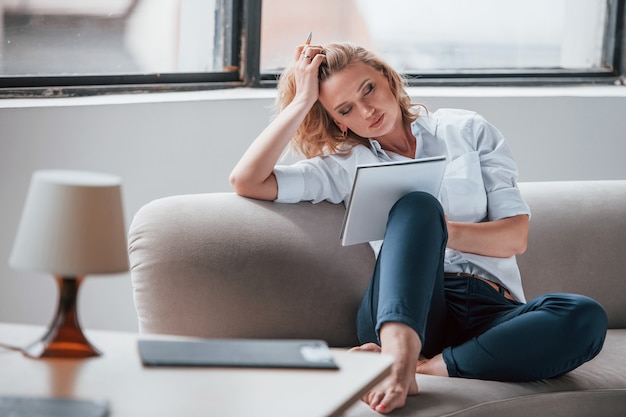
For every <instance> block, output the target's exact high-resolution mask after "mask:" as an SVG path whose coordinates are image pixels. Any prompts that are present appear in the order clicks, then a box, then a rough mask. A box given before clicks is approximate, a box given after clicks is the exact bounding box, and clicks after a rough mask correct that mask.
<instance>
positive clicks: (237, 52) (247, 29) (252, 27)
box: [0, 0, 626, 98]
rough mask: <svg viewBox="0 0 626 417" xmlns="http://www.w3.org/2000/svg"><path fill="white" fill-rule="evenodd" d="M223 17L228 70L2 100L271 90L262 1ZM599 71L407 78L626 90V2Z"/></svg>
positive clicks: (73, 81) (6, 81)
mask: <svg viewBox="0 0 626 417" xmlns="http://www.w3.org/2000/svg"><path fill="white" fill-rule="evenodd" d="M218 1H219V4H220V6H221V7H220V10H222V12H223V14H224V17H225V18H224V20H223V21H222V24H223V26H222V27H219V28H217V29H216V31H218V33H227V34H228V35H226V36H223V37H220V41H221V42H222V43H221V44H220V48H221V53H222V56H223V59H224V63H225V64H226V66H227V67H229V70H228V71H223V72H205V73H175V74H145V75H143V74H142V75H135V74H133V75H98V76H46V77H19V76H15V77H11V76H0V98H8V97H67V96H89V95H104V94H119V93H150V92H165V91H199V90H211V89H224V88H236V87H253V88H274V87H276V84H277V79H278V76H279V75H280V74H279V73H278V72H276V73H262V72H261V69H260V54H261V44H260V33H261V13H262V0H218ZM608 6H609V10H610V12H609V16H608V17H609V21H608V22H607V25H606V26H605V42H604V44H605V50H604V51H603V54H604V59H603V61H604V62H606V63H607V67H606V68H604V69H601V70H590V71H567V70H562V69H553V70H550V69H547V70H544V69H542V70H533V71H531V70H522V71H519V70H510V71H498V70H472V71H456V70H454V71H438V72H424V73H421V74H405V75H406V77H407V80H408V84H409V85H410V86H539V85H541V86H543V85H570V84H577V85H583V84H584V85H626V54H625V51H624V44H626V33H625V30H624V22H625V20H626V17H625V15H626V6H625V2H624V0H608Z"/></svg>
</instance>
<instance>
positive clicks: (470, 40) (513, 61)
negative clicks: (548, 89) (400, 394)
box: [261, 0, 623, 83]
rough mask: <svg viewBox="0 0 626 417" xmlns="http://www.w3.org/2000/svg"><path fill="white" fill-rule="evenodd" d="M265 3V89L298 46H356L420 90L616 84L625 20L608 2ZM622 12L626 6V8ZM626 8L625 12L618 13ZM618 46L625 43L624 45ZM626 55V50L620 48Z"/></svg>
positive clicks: (360, 0)
mask: <svg viewBox="0 0 626 417" xmlns="http://www.w3.org/2000/svg"><path fill="white" fill-rule="evenodd" d="M293 4H294V2H292V1H289V0H265V1H264V2H263V14H262V16H263V17H262V31H261V35H262V36H261V39H262V44H261V69H262V72H264V73H266V74H268V76H267V77H266V78H267V79H268V80H269V79H271V78H272V77H274V78H275V75H276V74H278V73H279V72H280V70H281V69H282V68H284V66H285V65H287V64H288V63H289V62H290V61H291V59H293V58H292V56H293V50H294V42H296V41H301V40H303V39H304V37H306V35H307V34H308V31H309V30H312V31H313V33H314V43H319V44H324V43H327V42H330V41H333V40H336V39H340V40H346V39H347V40H352V41H354V42H355V43H357V44H360V45H362V46H365V47H367V48H368V49H370V50H373V51H375V52H377V53H378V54H379V55H381V56H383V57H384V58H385V59H386V60H387V61H388V62H389V63H390V64H391V65H392V66H393V67H394V68H397V69H399V70H400V71H401V72H403V73H405V74H407V75H410V76H411V78H412V79H413V80H414V81H415V82H420V81H421V82H424V81H426V82H427V81H428V80H429V79H430V80H439V82H447V83H450V82H451V81H452V80H454V79H456V80H461V81H464V82H467V81H468V80H470V79H472V80H473V81H474V82H476V81H477V80H478V79H479V78H482V79H483V81H486V80H488V79H491V80H504V79H505V78H509V79H513V78H515V80H516V81H517V82H519V77H520V76H523V77H530V76H532V77H534V78H535V79H537V78H538V77H541V76H543V77H550V78H551V79H552V80H553V81H554V78H555V77H557V76H558V77H560V78H561V80H567V79H569V80H570V81H573V80H574V79H580V78H581V77H590V78H594V77H595V78H596V79H597V78H598V77H603V76H610V75H615V74H616V59H619V58H620V56H619V52H616V50H615V40H616V39H615V34H616V33H619V31H616V27H617V25H618V20H619V25H620V27H621V25H622V23H621V19H622V18H623V17H620V19H618V16H619V15H620V14H621V15H623V10H619V11H618V10H617V9H618V6H620V5H619V4H618V2H617V1H612V2H611V1H609V2H607V1H603V0H525V1H513V0H504V1H503V0H472V1H467V0H437V1H432V0H386V1H385V2H384V7H383V3H381V2H380V1H376V0H344V1H340V2H337V1H334V0H323V1H317V2H310V3H306V4H302V5H300V6H299V7H298V8H296V6H294V5H293ZM622 4H623V2H622ZM620 7H623V6H620ZM618 41H619V40H618ZM620 47H621V45H620Z"/></svg>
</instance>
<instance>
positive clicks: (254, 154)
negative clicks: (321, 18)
mask: <svg viewBox="0 0 626 417" xmlns="http://www.w3.org/2000/svg"><path fill="white" fill-rule="evenodd" d="M302 49H303V47H299V48H298V50H297V54H298V55H297V58H296V60H297V62H296V64H295V65H296V66H295V81H296V86H297V88H296V95H295V97H294V99H293V100H292V102H291V103H289V105H287V106H286V107H285V108H284V109H283V111H281V112H280V114H279V115H278V116H277V117H276V118H275V119H274V120H273V121H272V122H271V123H270V124H269V125H268V126H267V127H266V128H265V130H264V131H263V132H262V133H261V134H260V135H259V136H258V137H257V138H256V139H255V140H254V142H253V143H252V144H251V145H250V147H249V148H248V150H247V151H246V152H245V153H244V155H243V156H242V157H241V159H240V160H239V162H238V163H237V165H236V166H235V168H234V169H233V171H232V172H231V174H230V184H231V185H232V187H233V189H234V190H235V192H236V193H237V194H239V195H242V196H244V197H251V198H258V199H261V200H275V199H276V198H277V196H278V183H277V182H276V177H275V176H274V173H273V171H274V166H275V165H276V162H277V161H278V158H280V155H281V153H282V152H283V150H284V149H285V147H286V146H287V144H288V143H289V141H290V140H291V138H292V137H293V136H294V134H295V133H296V131H297V130H298V127H299V126H300V124H301V123H302V121H303V120H304V118H305V116H306V115H307V113H308V112H309V110H311V107H313V104H315V101H316V100H317V98H318V94H319V81H318V78H317V77H318V70H319V66H320V64H321V63H322V62H323V61H324V59H325V57H324V55H322V54H316V55H315V56H314V57H313V59H312V60H311V62H310V64H309V60H308V59H307V58H304V57H303V56H301V54H300V53H301V51H302ZM308 53H309V54H312V53H313V52H312V51H309V52H308Z"/></svg>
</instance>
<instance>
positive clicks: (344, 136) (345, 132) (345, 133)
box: [341, 129, 348, 139]
mask: <svg viewBox="0 0 626 417" xmlns="http://www.w3.org/2000/svg"><path fill="white" fill-rule="evenodd" d="M347 136H348V129H346V130H342V131H341V139H345V138H346V137H347Z"/></svg>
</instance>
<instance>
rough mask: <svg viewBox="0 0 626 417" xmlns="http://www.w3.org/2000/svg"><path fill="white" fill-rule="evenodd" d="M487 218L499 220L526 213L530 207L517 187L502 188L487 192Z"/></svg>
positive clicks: (528, 212)
mask: <svg viewBox="0 0 626 417" xmlns="http://www.w3.org/2000/svg"><path fill="white" fill-rule="evenodd" d="M487 200H488V201H489V220H499V219H504V218H507V217H513V216H517V215H519V214H528V216H529V217H530V207H528V204H526V202H525V201H524V199H523V198H522V194H521V192H520V190H519V188H502V189H500V190H496V191H492V192H491V193H489V197H488V199H487Z"/></svg>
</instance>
